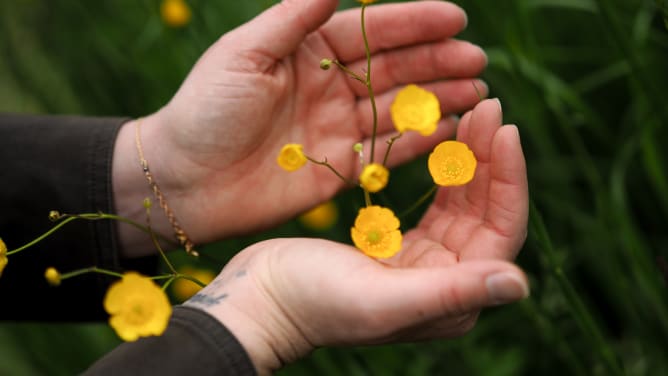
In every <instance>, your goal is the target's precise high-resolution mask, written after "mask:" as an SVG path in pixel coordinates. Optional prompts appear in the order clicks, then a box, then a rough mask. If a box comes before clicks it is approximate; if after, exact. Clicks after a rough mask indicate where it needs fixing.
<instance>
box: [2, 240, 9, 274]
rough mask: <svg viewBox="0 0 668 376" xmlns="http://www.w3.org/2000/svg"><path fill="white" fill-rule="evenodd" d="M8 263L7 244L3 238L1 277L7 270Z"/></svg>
mask: <svg viewBox="0 0 668 376" xmlns="http://www.w3.org/2000/svg"><path fill="white" fill-rule="evenodd" d="M8 262H9V259H8V258H7V246H6V245H5V242H3V241H2V238H0V276H2V271H3V270H5V266H7V263H8Z"/></svg>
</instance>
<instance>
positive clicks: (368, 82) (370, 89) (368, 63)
mask: <svg viewBox="0 0 668 376" xmlns="http://www.w3.org/2000/svg"><path fill="white" fill-rule="evenodd" d="M365 12H366V4H362V12H361V15H362V37H363V38H364V50H365V52H366V79H365V80H364V84H365V85H366V88H367V91H368V92H369V100H370V101H371V110H372V112H373V130H372V132H371V155H369V163H373V159H374V154H375V151H376V134H377V133H378V109H377V108H376V98H375V95H374V93H373V87H372V86H371V49H370V48H369V39H368V38H367V35H366V22H365V20H364V19H365V17H364V15H365Z"/></svg>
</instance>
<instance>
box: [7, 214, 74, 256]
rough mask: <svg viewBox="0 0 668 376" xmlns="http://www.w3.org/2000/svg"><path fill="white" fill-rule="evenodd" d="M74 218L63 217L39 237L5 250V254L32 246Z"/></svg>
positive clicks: (9, 254) (11, 253)
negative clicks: (63, 218) (62, 219)
mask: <svg viewBox="0 0 668 376" xmlns="http://www.w3.org/2000/svg"><path fill="white" fill-rule="evenodd" d="M75 219H77V217H70V218H67V219H65V220H64V221H62V222H60V223H58V224H57V225H55V226H53V227H52V228H51V229H50V230H49V231H47V232H45V233H44V234H42V235H40V236H39V237H37V238H35V239H34V240H33V241H31V242H29V243H28V244H25V245H23V246H21V247H19V248H16V249H14V250H11V251H9V252H7V256H11V255H13V254H15V253H19V252H21V251H23V250H24V249H26V248H30V247H32V246H33V245H35V244H37V243H39V242H41V241H42V240H44V239H46V238H47V237H49V236H50V235H51V234H53V233H54V232H56V231H58V229H60V228H61V227H63V226H65V225H66V224H68V223H70V222H72V221H74V220H75Z"/></svg>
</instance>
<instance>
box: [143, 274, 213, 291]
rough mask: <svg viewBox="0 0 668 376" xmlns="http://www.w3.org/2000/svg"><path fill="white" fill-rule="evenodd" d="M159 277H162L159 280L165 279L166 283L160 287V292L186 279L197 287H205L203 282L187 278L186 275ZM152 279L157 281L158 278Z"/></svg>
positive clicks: (190, 277)
mask: <svg viewBox="0 0 668 376" xmlns="http://www.w3.org/2000/svg"><path fill="white" fill-rule="evenodd" d="M160 277H162V278H160V279H167V281H166V282H165V283H164V284H163V285H162V290H163V291H165V290H167V288H168V287H169V286H170V285H171V284H172V283H173V282H174V281H176V280H177V279H187V280H188V281H190V282H192V283H194V284H196V285H198V286H199V287H202V288H204V287H206V284H205V283H204V282H202V281H200V280H199V279H197V278H195V277H192V276H189V275H186V274H181V273H175V274H171V275H164V276H160ZM152 279H158V278H152Z"/></svg>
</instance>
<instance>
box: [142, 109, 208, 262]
mask: <svg viewBox="0 0 668 376" xmlns="http://www.w3.org/2000/svg"><path fill="white" fill-rule="evenodd" d="M141 120H142V119H137V126H136V127H135V143H136V144H137V153H138V154H139V164H140V165H141V168H142V171H144V176H146V180H148V185H149V186H150V187H151V190H152V191H153V195H154V196H155V198H156V199H157V200H158V204H159V205H160V207H161V208H162V210H163V211H164V212H165V215H166V216H167V220H168V221H169V224H170V225H172V228H173V229H174V236H175V237H176V239H177V240H178V241H179V243H180V244H181V246H182V247H184V248H185V250H186V253H188V254H189V255H192V256H198V253H197V251H196V250H195V244H193V242H192V241H191V240H190V238H189V237H188V235H187V234H186V232H185V231H184V230H183V228H181V225H179V222H178V221H177V220H176V216H175V215H174V212H172V209H171V208H170V207H169V205H167V200H166V199H165V195H163V194H162V191H160V187H158V183H156V181H155V180H154V179H153V175H152V174H151V170H150V169H149V167H148V162H147V161H146V158H144V148H143V147H142V144H141V135H140V125H141Z"/></svg>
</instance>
